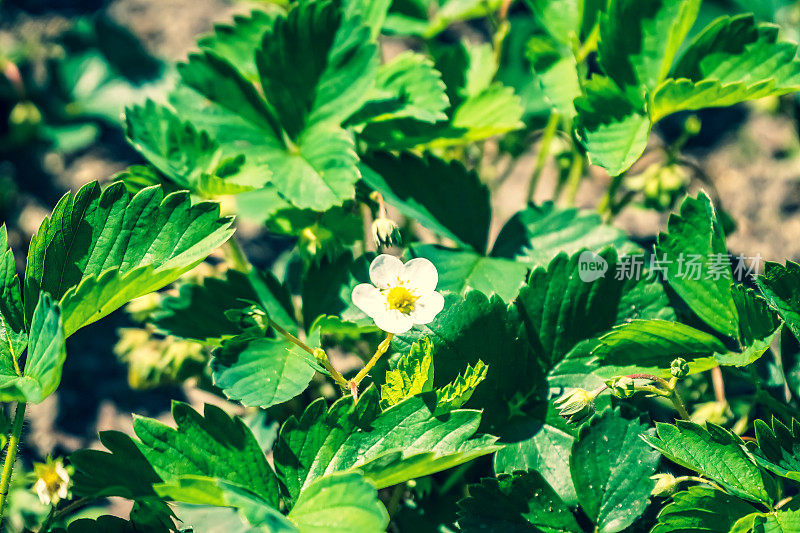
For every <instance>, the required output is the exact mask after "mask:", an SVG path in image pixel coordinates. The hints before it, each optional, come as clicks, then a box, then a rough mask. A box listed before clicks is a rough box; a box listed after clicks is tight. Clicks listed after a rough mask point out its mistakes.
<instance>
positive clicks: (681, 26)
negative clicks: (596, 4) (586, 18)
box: [598, 0, 700, 101]
mask: <svg viewBox="0 0 800 533" xmlns="http://www.w3.org/2000/svg"><path fill="white" fill-rule="evenodd" d="M699 10H700V0H689V1H685V0H655V1H651V2H647V3H646V4H643V3H641V2H637V1H636V0H616V1H614V2H611V3H609V5H608V9H607V10H605V12H604V13H602V14H601V15H600V42H599V43H598V58H599V61H600V65H602V67H603V70H605V72H606V74H607V75H608V76H609V77H610V78H611V79H613V80H614V81H615V82H616V83H617V85H619V86H620V87H622V88H623V90H624V91H625V92H626V93H629V94H631V95H634V97H636V96H638V97H641V94H642V93H643V92H644V91H645V90H646V91H651V90H653V89H655V88H656V86H657V85H658V84H659V83H661V81H662V80H664V79H665V78H666V77H667V74H668V73H669V71H670V67H672V62H673V60H674V59H675V55H676V54H677V52H678V48H679V47H680V46H681V44H682V43H683V40H684V39H685V38H686V35H687V34H688V33H689V30H690V29H691V27H692V24H694V21H695V19H696V18H697V14H698V11H699ZM629 87H630V88H631V89H629ZM634 101H635V100H634Z"/></svg>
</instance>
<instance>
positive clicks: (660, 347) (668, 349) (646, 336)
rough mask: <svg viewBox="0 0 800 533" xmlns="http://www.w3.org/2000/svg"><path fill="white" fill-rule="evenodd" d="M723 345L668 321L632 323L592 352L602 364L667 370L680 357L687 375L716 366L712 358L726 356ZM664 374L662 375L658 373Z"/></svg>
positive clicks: (605, 338)
mask: <svg viewBox="0 0 800 533" xmlns="http://www.w3.org/2000/svg"><path fill="white" fill-rule="evenodd" d="M727 351H728V350H727V348H726V347H725V345H724V344H723V343H722V341H720V340H719V339H717V338H716V337H714V336H713V335H710V334H708V333H706V332H704V331H700V330H699V329H695V328H693V327H691V326H687V325H685V324H681V323H680V322H673V321H668V320H632V321H629V322H623V323H622V324H620V325H618V326H616V327H614V329H612V330H611V331H610V332H609V333H607V334H605V335H603V336H602V337H600V343H599V345H598V346H597V347H596V348H595V349H594V350H593V351H592V355H593V356H595V357H598V358H599V359H600V361H601V362H602V363H603V364H609V365H615V366H629V365H633V366H637V367H640V368H648V369H652V370H653V371H654V372H655V373H659V370H665V369H666V370H668V369H669V365H670V362H672V360H673V359H675V358H676V357H683V358H684V359H686V360H687V361H688V362H689V372H690V373H696V372H702V371H704V370H708V369H709V368H712V367H714V366H717V361H716V360H715V359H714V355H715V354H723V353H727ZM661 373H663V372H661Z"/></svg>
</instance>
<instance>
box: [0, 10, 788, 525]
mask: <svg viewBox="0 0 800 533" xmlns="http://www.w3.org/2000/svg"><path fill="white" fill-rule="evenodd" d="M280 4H281V5H280V6H271V8H270V9H266V10H254V11H252V12H251V13H249V14H245V15H237V16H235V17H234V18H233V20H232V21H230V22H226V23H222V24H219V25H217V26H216V27H215V28H214V30H213V32H211V33H209V34H207V35H204V36H202V37H201V38H200V39H199V40H198V41H197V46H196V48H195V49H194V51H192V52H191V53H189V54H188V57H187V58H186V59H185V60H184V61H181V62H179V63H178V64H177V66H176V70H177V73H178V79H177V80H176V82H175V85H174V87H172V88H171V89H170V90H169V91H166V92H165V93H163V94H161V95H160V97H154V98H153V99H148V100H146V101H143V102H141V103H140V104H138V105H134V106H131V107H129V108H128V109H126V111H125V116H124V128H125V133H126V136H127V140H128V141H129V143H130V145H131V146H132V147H133V148H134V149H135V150H136V151H137V152H138V153H139V154H140V155H141V158H142V161H141V162H140V164H136V165H133V166H130V167H129V168H128V169H127V170H125V171H123V172H121V173H119V174H117V175H116V176H114V177H113V179H112V180H111V182H110V183H109V184H107V185H105V186H102V187H101V185H100V184H99V183H97V182H93V183H90V184H88V185H86V186H84V187H82V188H81V189H80V190H78V191H77V192H70V193H68V194H66V195H65V196H64V197H63V198H62V199H61V200H60V201H59V202H58V203H57V204H56V205H55V207H54V208H53V210H52V212H51V214H50V215H49V216H48V217H46V218H45V219H44V221H43V222H42V223H41V226H40V227H39V230H38V231H37V232H36V233H35V235H33V237H32V239H31V240H30V244H29V246H28V248H27V255H26V257H27V259H26V260H25V261H24V270H18V268H17V265H18V264H19V265H21V264H22V263H23V261H19V263H18V262H17V261H15V256H16V257H17V258H18V259H19V258H21V257H22V256H23V255H25V254H24V249H23V248H22V247H20V249H18V250H16V249H15V250H12V249H11V246H10V244H9V243H10V239H9V237H8V231H7V229H6V226H5V225H3V226H2V227H0V253H2V255H0V400H2V401H4V402H8V403H9V405H8V409H9V416H3V417H2V419H0V423H2V425H3V426H4V427H5V426H7V438H5V440H4V441H3V442H2V444H3V447H4V448H5V461H4V465H3V469H2V473H0V517H2V516H3V515H4V513H5V516H6V517H7V519H6V528H7V529H8V530H10V531H13V530H14V529H10V528H14V527H16V528H18V529H19V530H22V529H20V528H23V529H24V528H28V529H30V530H34V531H39V532H43V533H44V532H48V531H66V532H67V533H81V532H92V531H109V532H141V531H152V532H161V531H163V532H167V531H196V532H203V531H223V530H225V531H235V532H239V531H242V532H244V531H265V532H266V531H269V532H300V533H312V532H323V531H324V532H343V533H344V532H359V533H360V532H364V533H369V532H376V533H377V532H381V531H387V530H389V531H401V532H405V531H416V530H419V531H464V532H472V531H497V532H501V531H502V532H507V531H525V532H528V531H530V532H534V531H542V532H548V533H554V532H570V533H582V532H589V531H594V532H603V533H615V532H620V531H652V532H654V533H667V532H692V531H697V532H700V531H719V532H733V531H736V532H748V531H754V532H767V531H770V532H777V531H785V532H792V531H795V532H796V531H800V504H799V503H798V501H797V500H795V499H794V498H795V497H797V495H798V485H797V484H798V482H800V422H798V420H800V410H798V399H797V395H798V388H797V383H796V380H795V376H794V375H793V374H796V372H797V356H798V353H799V352H800V348H798V346H800V345H799V344H798V341H800V266H798V265H797V264H796V263H794V262H792V261H789V260H787V261H786V262H785V263H783V264H781V263H775V262H766V263H765V264H764V266H763V268H761V269H760V270H759V269H758V267H759V265H758V261H756V260H753V258H749V257H745V256H744V255H742V254H739V255H736V254H732V253H730V252H729V249H728V245H727V243H726V238H727V235H728V234H729V233H730V232H731V231H733V230H734V229H735V223H734V221H732V220H731V219H730V217H729V216H728V215H727V214H726V213H725V212H724V211H722V210H721V205H724V203H725V198H718V197H717V195H716V194H715V193H714V190H713V189H712V190H711V193H706V192H705V191H704V190H699V189H701V187H698V186H697V185H698V182H702V181H703V180H704V179H706V178H705V175H704V173H703V171H702V169H701V168H698V165H697V164H696V163H694V162H693V161H692V160H691V159H690V158H688V157H687V156H685V155H684V154H683V153H682V151H683V148H684V146H685V144H686V143H687V142H689V140H690V139H691V138H692V137H693V136H694V135H696V134H697V133H698V132H699V131H700V129H701V127H702V124H701V122H700V119H699V118H698V117H697V116H695V115H692V114H690V113H692V112H696V111H699V110H702V109H706V108H719V107H728V106H733V105H735V104H740V103H742V102H745V101H750V100H756V99H763V98H766V97H771V98H777V97H780V96H783V95H788V94H790V93H794V92H796V91H798V90H800V61H798V60H797V59H796V53H797V47H796V45H794V44H791V43H789V42H786V41H784V40H782V38H781V37H780V33H779V31H778V27H777V26H773V25H771V24H768V23H764V22H759V21H757V20H756V18H755V16H753V15H750V14H734V15H725V16H722V17H719V18H713V19H708V17H700V16H699V14H700V13H701V10H702V6H701V2H700V0H645V1H637V2H634V1H632V0H607V1H606V0H603V1H600V0H597V1H589V0H586V1H584V2H576V1H569V0H555V1H552V0H551V1H540V0H529V1H528V2H526V3H518V4H515V3H513V2H511V1H509V0H503V1H499V0H498V1H478V0H474V1H472V0H467V1H463V0H444V1H438V2H429V1H425V0H408V1H394V2H391V1H389V0H378V1H371V2H365V1H363V0H343V1H333V0H303V1H299V2H285V3H280ZM706 19H708V20H706ZM472 33H475V34H477V36H476V35H472ZM467 35H469V37H470V38H467V37H466V36H467ZM398 43H401V44H402V45H401V46H398ZM392 45H394V47H393V46H392ZM398 48H400V49H401V50H398ZM676 114H677V118H676V117H675V115H676ZM669 117H671V118H669ZM667 120H673V121H677V122H679V123H680V125H681V128H680V129H681V131H680V133H679V134H678V135H677V136H676V138H675V139H673V140H671V141H669V140H668V141H667V142H664V143H659V142H657V141H656V140H655V139H654V138H653V137H654V135H652V132H653V131H654V129H655V130H657V129H658V128H659V125H660V124H662V123H663V122H664V121H667ZM666 137H667V136H664V138H666ZM531 146H534V147H535V150H534V152H533V153H534V157H533V158H527V157H526V156H527V155H530V153H529V152H528V149H529V148H530V147H531ZM646 150H647V151H648V152H649V153H651V154H654V155H655V158H650V161H649V165H648V166H645V165H644V164H642V163H639V161H640V160H642V156H643V154H644V153H645V151H646ZM551 156H553V157H552V159H555V161H556V165H555V166H556V167H557V172H555V174H556V176H555V177H554V179H552V180H551V182H550V183H548V182H546V181H543V180H542V176H544V175H545V174H546V173H547V171H548V170H547V169H548V168H549V167H550V159H551ZM526 160H532V163H533V165H532V168H531V170H530V178H529V180H528V181H527V183H526V184H525V185H526V187H527V190H526V192H525V196H524V198H522V202H524V203H525V206H524V207H523V208H522V209H521V210H519V211H518V212H516V213H515V214H513V216H511V217H510V218H508V220H506V221H503V220H501V217H500V215H499V213H498V207H497V206H498V203H497V201H498V199H499V198H500V197H501V190H504V189H503V188H502V187H503V183H504V181H505V180H506V178H507V177H508V176H509V175H510V173H511V172H513V171H514V169H518V168H520V166H521V165H524V164H525V161H526ZM654 160H655V162H653V161H654ZM598 169H604V171H605V172H607V174H608V177H609V179H608V180H607V185H606V186H605V188H604V190H603V191H602V194H601V195H600V197H599V198H597V199H596V200H595V201H594V204H593V205H592V206H591V208H589V207H586V206H584V208H578V207H576V205H577V202H576V199H577V195H578V192H579V190H581V188H582V187H587V186H589V185H591V184H590V183H589V182H590V181H592V180H590V177H592V176H596V173H595V174H592V173H593V172H596V171H598ZM523 188H525V187H523ZM545 189H549V190H545ZM689 191H691V192H689ZM687 192H688V194H687ZM542 194H545V195H546V196H547V197H548V198H549V199H548V200H546V201H544V202H542V201H539V199H540V198H541V197H542ZM534 200H537V201H534ZM582 205H583V204H582ZM631 205H638V206H639V207H641V208H644V209H649V210H652V211H655V212H659V211H670V210H671V211H672V214H671V215H669V219H668V221H667V222H666V224H665V225H664V226H663V227H662V230H663V231H661V232H660V233H659V234H658V235H657V236H654V237H653V239H652V240H649V241H648V240H646V239H644V240H643V239H641V238H639V239H636V238H633V237H632V236H630V235H628V234H626V232H625V231H623V230H622V229H620V228H618V227H617V226H615V225H614V221H615V217H616V216H617V215H618V214H619V213H620V212H621V211H622V210H623V209H625V208H626V207H629V206H631ZM497 222H503V224H502V225H493V223H497ZM253 227H258V228H263V230H264V232H266V233H267V234H269V235H270V236H271V237H274V238H276V242H279V243H281V246H283V247H284V248H285V250H283V252H282V254H281V255H280V257H279V258H278V259H277V260H275V261H269V262H264V261H260V260H259V259H258V258H256V257H254V256H253V255H252V253H251V251H252V250H250V246H249V243H248V242H247V239H246V237H244V236H242V234H241V233H238V232H237V231H238V230H242V229H244V230H245V231H246V230H247V228H251V229H252V228H253ZM495 228H496V230H495ZM287 243H288V244H287ZM264 263H269V264H264ZM123 307H124V308H126V309H127V311H128V313H129V315H130V317H131V319H132V320H133V321H135V322H137V323H139V324H138V325H139V327H135V328H128V329H125V330H122V331H121V338H120V341H119V343H118V344H117V346H116V348H115V351H116V353H117V354H118V355H120V356H121V358H122V359H123V360H125V361H126V362H128V363H129V365H130V374H129V381H130V383H131V385H133V386H136V387H141V388H147V387H155V386H158V385H161V384H165V383H173V384H174V383H186V382H189V383H191V384H192V385H191V386H193V387H196V388H199V389H202V390H204V391H205V393H206V394H207V397H213V398H214V400H213V402H211V401H210V402H209V403H207V404H206V405H204V406H202V407H200V406H193V405H190V404H189V403H185V402H181V401H175V402H173V404H172V406H171V413H170V417H168V418H170V419H169V420H162V419H155V418H149V417H145V416H140V415H138V414H133V416H132V431H131V432H130V433H124V432H120V431H101V432H100V434H99V440H100V443H101V444H102V446H101V447H95V448H86V449H80V450H78V451H75V452H74V453H72V454H70V455H69V456H67V457H56V458H54V457H47V458H45V459H44V462H37V463H36V464H35V465H34V468H33V472H32V474H31V475H29V476H27V477H25V476H22V475H21V473H20V468H23V467H24V464H23V463H21V462H19V461H17V453H18V450H19V449H20V445H21V440H22V439H23V438H24V432H23V428H24V420H25V414H26V409H27V406H28V405H31V404H39V403H41V402H43V401H44V400H45V399H47V398H48V397H49V396H50V395H52V394H53V393H54V392H55V391H56V390H57V389H58V387H59V384H60V382H61V377H62V369H63V367H64V365H65V362H67V360H68V359H69V358H74V357H80V354H79V353H78V354H73V353H70V350H69V349H68V347H67V346H68V345H67V339H68V338H69V337H70V336H72V335H74V334H76V333H77V332H79V331H80V330H81V329H82V328H84V327H86V326H88V325H90V324H93V323H95V322H97V321H100V320H103V319H104V318H105V317H107V316H108V315H109V314H111V313H113V312H115V311H117V310H119V309H121V308H123ZM354 360H355V363H354ZM67 364H68V363H67ZM12 405H13V410H12V409H11V407H12ZM4 413H5V411H4ZM15 470H16V474H15ZM20 478H24V479H27V478H30V479H28V481H30V483H28V485H29V486H30V490H32V491H33V492H34V493H35V494H36V496H37V498H38V500H40V502H41V503H42V504H43V505H44V506H46V509H47V510H46V511H45V512H44V513H43V514H42V515H41V516H36V519H35V520H33V521H32V522H35V523H31V521H30V520H29V521H28V522H27V523H25V525H22V526H19V525H11V524H12V522H11V521H10V520H9V519H8V516H9V514H11V513H12V510H13V509H14V506H13V505H12V504H15V501H17V500H16V498H18V497H19V496H18V494H19V493H20V490H19V488H18V485H19V483H20ZM106 498H119V499H124V500H127V501H129V502H130V503H131V505H132V507H131V511H130V513H129V515H128V516H127V518H121V517H118V516H114V515H111V514H102V513H98V512H95V513H92V514H91V515H89V516H87V515H82V514H81V512H82V510H84V509H94V510H97V509H95V506H97V505H101V504H102V503H103V502H104V501H105V499H106ZM9 500H10V501H9ZM13 524H19V522H18V521H17V522H13Z"/></svg>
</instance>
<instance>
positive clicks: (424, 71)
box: [348, 51, 450, 124]
mask: <svg viewBox="0 0 800 533" xmlns="http://www.w3.org/2000/svg"><path fill="white" fill-rule="evenodd" d="M449 105H450V101H449V100H448V99H447V94H446V93H445V86H444V83H443V82H442V76H441V74H440V73H439V71H437V70H436V69H435V68H434V66H433V62H432V61H431V60H430V59H428V57H426V56H424V55H421V54H417V53H415V52H410V51H408V52H403V53H402V54H399V55H398V56H397V57H395V58H394V59H392V60H391V61H389V62H388V63H386V64H385V65H381V67H380V68H379V69H378V72H377V80H376V84H375V87H374V88H373V90H372V92H370V94H369V100H368V101H367V103H366V104H364V107H362V108H361V109H360V110H359V111H358V112H357V113H356V114H355V115H353V117H351V118H350V119H349V120H348V122H349V123H352V124H359V123H361V122H378V121H381V120H391V119H398V118H413V119H416V120H420V121H423V122H431V123H433V122H438V121H442V120H447V115H445V113H444V111H445V110H446V109H447V108H448V107H449Z"/></svg>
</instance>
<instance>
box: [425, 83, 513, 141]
mask: <svg viewBox="0 0 800 533" xmlns="http://www.w3.org/2000/svg"><path fill="white" fill-rule="evenodd" d="M522 114H523V108H522V100H520V98H519V96H517V95H516V94H515V93H514V89H512V88H511V87H506V86H505V85H503V84H502V83H499V82H495V83H493V84H492V85H490V86H489V87H488V88H487V89H486V90H484V91H482V92H480V93H478V94H477V95H475V96H472V97H470V98H468V99H467V100H466V101H465V102H464V103H463V104H461V105H460V106H458V109H456V110H455V112H454V113H453V119H452V121H451V125H452V127H453V128H454V129H455V130H456V132H458V133H456V132H453V134H451V136H453V137H456V138H457V139H459V140H460V142H476V141H480V140H483V139H486V138H489V137H493V136H495V135H501V134H503V133H508V132H509V131H514V130H518V129H521V128H523V127H524V124H523V122H522ZM458 130H461V131H460V132H459V131H458ZM441 144H444V145H447V144H450V142H449V141H448V140H444V141H443V142H439V141H436V142H433V143H431V145H432V146H435V145H441Z"/></svg>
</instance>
